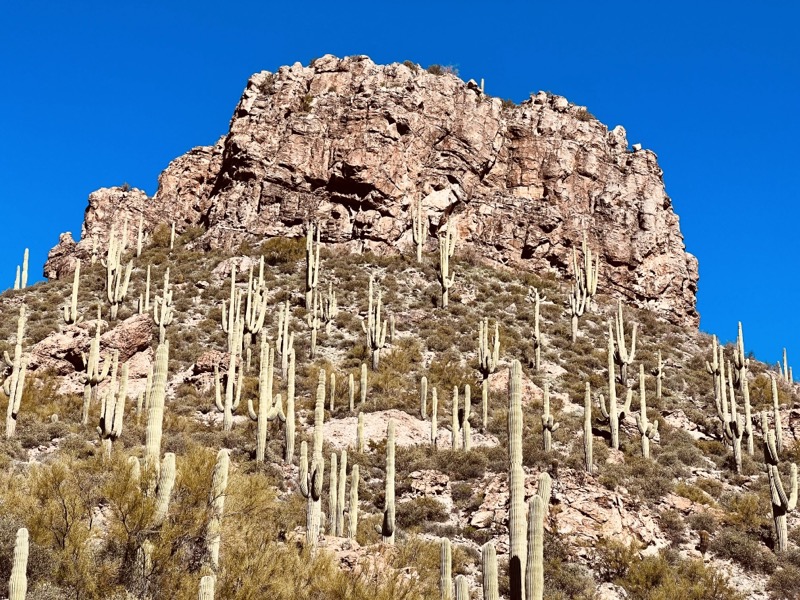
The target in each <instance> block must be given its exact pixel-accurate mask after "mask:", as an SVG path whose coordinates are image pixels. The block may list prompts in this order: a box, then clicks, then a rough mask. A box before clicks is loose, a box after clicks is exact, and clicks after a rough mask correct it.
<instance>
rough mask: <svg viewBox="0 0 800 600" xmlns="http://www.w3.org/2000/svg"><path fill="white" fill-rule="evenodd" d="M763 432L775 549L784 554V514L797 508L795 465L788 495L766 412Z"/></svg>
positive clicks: (786, 535) (792, 468)
mask: <svg viewBox="0 0 800 600" xmlns="http://www.w3.org/2000/svg"><path fill="white" fill-rule="evenodd" d="M761 423H762V428H763V430H764V462H765V463H766V466H767V475H768V476H769V489H770V496H771V498H772V517H773V520H774V522H775V537H776V544H775V549H776V550H778V551H780V552H784V551H785V550H786V547H787V542H788V528H787V525H786V513H788V512H790V511H793V510H794V509H795V508H796V506H797V465H796V464H794V463H792V465H791V471H790V473H791V474H790V483H789V494H788V496H787V494H786V488H785V487H784V485H783V481H782V480H781V474H780V469H779V468H778V462H779V459H778V450H777V448H776V446H775V432H773V431H769V428H768V426H767V414H766V412H764V413H762V415H761Z"/></svg>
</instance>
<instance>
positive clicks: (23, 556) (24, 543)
mask: <svg viewBox="0 0 800 600" xmlns="http://www.w3.org/2000/svg"><path fill="white" fill-rule="evenodd" d="M27 570H28V530H27V529H25V528H24V527H22V528H20V529H17V539H16V542H15V543H14V562H13V563H12V566H11V577H10V579H9V580H8V600H25V595H26V594H27V593H28V576H27Z"/></svg>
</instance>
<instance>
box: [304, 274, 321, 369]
mask: <svg viewBox="0 0 800 600" xmlns="http://www.w3.org/2000/svg"><path fill="white" fill-rule="evenodd" d="M311 298H312V300H311V307H310V308H309V310H308V313H307V314H306V322H307V323H308V326H309V328H311V349H310V351H309V357H310V358H314V357H315V356H316V355H317V333H318V332H319V326H320V325H321V321H320V318H319V294H317V290H316V289H314V290H312V291H311Z"/></svg>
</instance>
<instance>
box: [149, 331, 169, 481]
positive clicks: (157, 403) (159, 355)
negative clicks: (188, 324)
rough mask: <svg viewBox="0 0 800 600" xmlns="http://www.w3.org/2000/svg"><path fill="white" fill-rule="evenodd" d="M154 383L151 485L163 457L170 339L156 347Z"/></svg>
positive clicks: (150, 438) (150, 411) (150, 451)
mask: <svg viewBox="0 0 800 600" xmlns="http://www.w3.org/2000/svg"><path fill="white" fill-rule="evenodd" d="M155 362H156V365H155V371H154V374H153V385H152V388H151V389H150V394H149V396H150V404H149V406H148V409H147V430H146V433H145V450H144V466H145V471H146V472H147V473H148V475H149V477H150V482H153V483H150V484H149V487H150V488H152V487H154V486H155V483H154V482H155V481H156V477H157V476H158V471H159V468H160V466H159V462H158V461H159V459H160V458H161V434H162V428H163V424H164V400H165V397H166V391H167V365H168V363H169V340H166V341H165V342H164V343H163V344H159V345H158V348H157V349H156V359H155Z"/></svg>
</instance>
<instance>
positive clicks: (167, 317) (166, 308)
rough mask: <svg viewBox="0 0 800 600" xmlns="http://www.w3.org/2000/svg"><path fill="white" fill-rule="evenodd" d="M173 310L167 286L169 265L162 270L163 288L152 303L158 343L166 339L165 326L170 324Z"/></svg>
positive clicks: (170, 292)
mask: <svg viewBox="0 0 800 600" xmlns="http://www.w3.org/2000/svg"><path fill="white" fill-rule="evenodd" d="M173 317H174V311H173V309H172V290H171V289H170V287H169V267H167V269H166V271H164V288H163V291H162V292H161V295H160V296H156V299H155V302H154V303H153V322H154V323H155V324H156V325H158V343H159V344H163V343H164V340H165V339H167V327H168V326H169V325H171V324H172V318H173Z"/></svg>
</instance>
